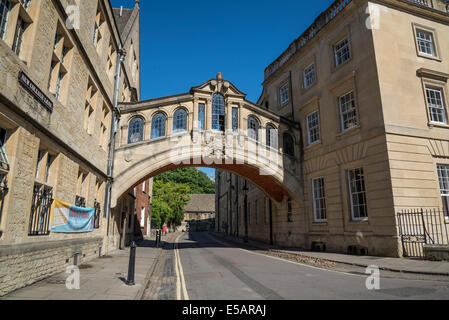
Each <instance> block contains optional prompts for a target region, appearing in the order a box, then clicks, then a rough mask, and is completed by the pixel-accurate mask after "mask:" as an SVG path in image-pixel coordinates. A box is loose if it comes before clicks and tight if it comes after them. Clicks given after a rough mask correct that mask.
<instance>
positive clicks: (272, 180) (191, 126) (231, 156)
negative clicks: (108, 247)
mask: <svg viewBox="0 0 449 320" xmlns="http://www.w3.org/2000/svg"><path fill="white" fill-rule="evenodd" d="M120 108H121V117H120V120H119V126H118V132H117V136H116V145H115V146H116V149H115V157H114V174H113V179H114V182H113V185H112V199H111V206H112V207H113V208H114V207H115V206H116V204H117V200H118V198H120V197H121V196H122V195H123V194H124V193H126V192H127V191H129V190H131V189H132V188H134V187H135V186H136V185H138V184H140V183H142V182H143V181H144V180H146V179H148V178H149V177H153V176H156V175H158V174H161V173H163V172H165V171H169V170H173V169H177V168H182V167H211V168H216V169H222V170H226V171H230V172H232V173H234V174H237V175H239V176H241V177H244V178H245V179H247V180H248V181H250V182H252V183H253V184H254V185H257V186H258V187H259V188H260V189H262V190H263V191H264V192H265V193H266V194H267V195H268V196H269V197H270V198H271V199H273V200H274V201H276V202H281V201H282V200H283V199H284V197H285V196H287V197H290V198H296V197H297V195H299V194H300V190H301V185H300V181H301V176H300V175H301V168H300V162H299V161H298V159H299V157H298V155H300V150H301V148H300V143H301V135H300V127H299V125H298V124H297V123H294V122H292V121H290V120H288V119H285V118H281V117H279V116H277V115H275V114H273V113H271V112H270V111H269V110H267V109H264V108H262V107H260V106H258V105H256V104H254V103H252V102H250V101H248V100H246V94H244V93H242V92H241V91H239V90H238V89H237V88H236V87H235V86H234V85H233V84H232V83H231V82H229V81H226V80H223V77H222V75H221V73H219V74H218V75H217V77H216V79H212V80H209V81H207V82H205V83H204V84H202V85H200V86H198V87H193V88H192V89H191V90H190V92H188V93H184V94H179V95H173V96H169V97H163V98H158V99H152V100H147V101H141V102H137V103H124V104H121V105H120Z"/></svg>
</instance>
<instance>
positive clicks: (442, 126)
mask: <svg viewBox="0 0 449 320" xmlns="http://www.w3.org/2000/svg"><path fill="white" fill-rule="evenodd" d="M427 125H428V126H429V129H433V128H435V127H436V128H444V129H449V125H448V124H446V123H439V122H429V123H428V124H427Z"/></svg>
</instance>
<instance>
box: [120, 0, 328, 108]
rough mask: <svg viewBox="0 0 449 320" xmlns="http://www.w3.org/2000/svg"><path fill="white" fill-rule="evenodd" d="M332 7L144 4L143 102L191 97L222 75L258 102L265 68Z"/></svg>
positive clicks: (320, 1)
mask: <svg viewBox="0 0 449 320" xmlns="http://www.w3.org/2000/svg"><path fill="white" fill-rule="evenodd" d="M332 2H333V1H332V0H314V1H301V0H284V1H282V2H278V1H273V0H240V1H234V0H228V1H210V0H209V1H205V0H195V1H186V0H182V1H181V0H175V1H173V0H172V1H170V0H166V1H155V0H140V8H141V80H142V99H151V98H156V97H162V96H167V95H172V94H178V93H183V92H188V91H189V90H190V88H191V87H193V86H197V85H200V84H202V83H203V82H205V81H207V80H209V79H211V78H215V76H216V74H217V73H218V72H222V73H223V76H224V78H225V79H226V80H229V81H231V82H232V83H233V84H234V85H236V86H237V87H238V88H239V89H240V90H241V91H243V92H245V93H246V94H248V97H247V98H248V100H250V101H253V102H257V99H258V98H259V96H260V94H261V93H262V85H261V84H262V82H263V74H264V70H265V68H266V67H267V66H268V65H269V64H270V63H271V62H273V61H274V60H275V59H276V58H277V57H278V56H279V55H280V54H281V53H282V52H283V51H284V50H285V49H287V47H288V46H289V45H290V43H291V42H292V41H293V40H295V39H296V38H297V37H299V35H300V34H301V33H302V32H303V31H305V29H306V28H307V27H308V26H309V25H310V24H312V23H313V21H314V20H315V18H316V17H317V16H318V15H319V14H320V13H321V12H322V11H323V10H325V9H326V8H327V7H328V6H329V5H330V4H331V3H332ZM111 3H112V5H113V6H114V7H117V8H118V7H120V6H121V5H123V6H124V7H125V8H132V7H133V6H134V3H135V1H134V0H111Z"/></svg>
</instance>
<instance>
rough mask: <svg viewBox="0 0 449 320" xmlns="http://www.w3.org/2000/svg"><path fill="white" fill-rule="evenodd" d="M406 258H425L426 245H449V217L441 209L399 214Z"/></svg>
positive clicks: (408, 211) (399, 225) (410, 211)
mask: <svg viewBox="0 0 449 320" xmlns="http://www.w3.org/2000/svg"><path fill="white" fill-rule="evenodd" d="M397 222H398V228H399V236H400V238H401V242H402V251H403V255H404V257H423V256H424V245H448V244H449V232H448V231H449V217H448V216H446V215H445V214H444V211H443V210H441V209H427V210H424V209H409V210H403V211H401V212H399V213H398V214H397Z"/></svg>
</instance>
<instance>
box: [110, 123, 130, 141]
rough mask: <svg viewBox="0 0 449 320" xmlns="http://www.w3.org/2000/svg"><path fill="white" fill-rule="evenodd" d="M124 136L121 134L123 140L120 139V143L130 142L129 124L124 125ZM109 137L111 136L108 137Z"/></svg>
mask: <svg viewBox="0 0 449 320" xmlns="http://www.w3.org/2000/svg"><path fill="white" fill-rule="evenodd" d="M121 132H122V136H121V140H120V145H121V146H122V145H125V144H128V126H127V125H126V126H122V130H121ZM108 139H109V137H108Z"/></svg>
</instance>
